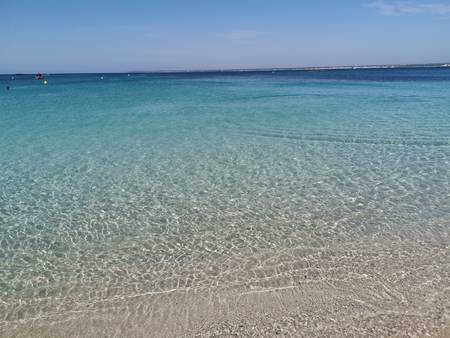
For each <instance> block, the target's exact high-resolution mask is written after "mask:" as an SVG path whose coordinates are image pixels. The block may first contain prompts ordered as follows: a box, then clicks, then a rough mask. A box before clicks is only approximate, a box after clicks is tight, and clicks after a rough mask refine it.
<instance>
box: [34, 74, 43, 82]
mask: <svg viewBox="0 0 450 338" xmlns="http://www.w3.org/2000/svg"><path fill="white" fill-rule="evenodd" d="M35 77H36V80H44V75H43V74H41V73H37V74H36V76H35Z"/></svg>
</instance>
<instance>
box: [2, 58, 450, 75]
mask: <svg viewBox="0 0 450 338" xmlns="http://www.w3.org/2000/svg"><path fill="white" fill-rule="evenodd" d="M447 67H450V61H449V62H433V63H405V64H401V63H398V64H356V65H340V66H307V67H263V68H210V69H208V68H207V69H179V70H175V69H160V70H129V71H117V72H38V73H42V74H54V75H62V74H167V73H220V72H270V71H290V70H291V71H292V70H296V71H308V70H358V69H359V70H361V69H387V68H447ZM34 74H36V73H35V72H33V73H1V74H0V75H34Z"/></svg>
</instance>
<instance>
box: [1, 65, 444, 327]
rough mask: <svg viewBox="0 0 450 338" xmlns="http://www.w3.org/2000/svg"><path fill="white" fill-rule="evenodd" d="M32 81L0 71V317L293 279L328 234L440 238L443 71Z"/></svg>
mask: <svg viewBox="0 0 450 338" xmlns="http://www.w3.org/2000/svg"><path fill="white" fill-rule="evenodd" d="M45 80H46V81H47V83H46V84H44V82H43V80H37V79H36V78H35V76H34V75H0V327H3V328H6V329H7V328H11V327H18V326H20V325H31V323H38V322H39V323H42V322H47V323H48V322H57V321H64V320H69V319H73V318H74V317H77V316H78V317H79V316H81V315H85V314H89V316H95V315H98V314H99V313H100V312H101V311H103V312H102V313H104V312H105V311H106V312H107V311H113V310H112V309H114V308H116V307H117V306H119V305H118V304H123V302H125V301H126V302H130V301H132V300H136V299H138V298H139V299H141V298H143V297H144V298H145V297H147V299H148V298H151V297H154V296H157V295H164V297H165V298H164V302H166V303H170V302H171V298H170V295H171V294H174V293H181V292H183V293H187V292H194V293H195V294H196V295H202V294H203V293H202V292H207V293H208V295H211V294H214V293H215V292H218V291H217V290H224V289H227V290H234V289H236V290H240V292H241V291H242V290H244V291H245V290H249V291H255V290H256V291H258V290H265V289H267V288H268V287H271V288H277V289H283V288H286V287H295V285H297V284H298V283H300V282H299V280H300V279H304V278H307V276H306V274H309V273H313V272H314V271H313V270H311V267H309V270H308V267H306V266H296V265H293V264H295V262H296V261H297V262H298V261H300V260H301V261H302V262H303V261H305V259H306V262H307V258H308V257H309V255H314V253H317V252H319V251H320V252H322V254H323V252H324V251H323V250H324V248H330V247H332V246H336V247H339V245H341V244H342V246H344V245H345V246H346V247H347V248H351V247H352V243H355V247H356V246H357V245H360V244H361V243H362V241H366V242H365V243H367V246H365V248H370V245H371V244H370V243H374V242H376V243H378V242H380V241H382V240H393V239H395V240H396V241H397V243H402V241H412V242H414V243H423V246H424V248H425V247H426V246H427V244H426V243H427V241H431V240H430V238H432V241H433V243H434V245H437V246H439V245H441V246H442V247H441V248H447V249H448V242H447V241H448V238H449V237H448V234H449V228H450V68H395V69H356V70H352V69H344V70H322V71H319V70H317V71H306V70H273V71H272V70H270V71H230V72H227V71H222V72H213V71H210V72H180V73H130V74H127V73H124V74H106V73H104V74H46V75H45ZM7 86H8V87H9V89H7V88H6V87H7ZM377 241H378V242H377ZM356 243H358V244H356ZM318 250H319V251H318ZM364 250H366V249H364ZM364 250H363V249H361V251H360V252H362V253H364V252H367V250H366V251H364ZM399 250H400V249H399ZM401 252H402V253H403V254H404V255H401V254H398V257H397V258H398V260H399V261H400V262H401V259H402V258H404V256H405V255H406V256H408V257H409V258H411V257H415V256H414V255H415V253H414V251H408V250H407V249H402V251H401ZM396 254H397V253H396V251H395V247H392V251H390V252H389V255H394V256H395V255H396ZM386 255H387V253H386ZM273 257H277V260H276V263H274V264H271V259H272V258H273ZM282 257H283V258H282ZM334 257H336V256H334ZM352 257H356V256H352ZM280 262H281V263H280ZM282 262H290V263H289V264H291V265H289V264H287V263H282ZM322 263H323V262H322ZM283 264H284V265H283ZM286 264H287V265H286ZM323 264H325V263H323ZM288 265H289V266H290V267H291V268H289V269H282V267H283V266H285V267H286V266H288ZM324 266H325V265H324ZM443 266H444V265H442V266H441V270H440V271H441V272H442V271H443V270H442V267H443ZM419 268H420V267H419ZM316 269H318V270H317V271H319V272H320V269H321V266H320V264H319V265H318V266H316ZM317 271H316V272H317ZM328 271H331V270H328ZM333 271H334V270H333ZM411 271H414V270H413V268H411ZM448 271H449V270H448V264H447V265H445V269H444V272H445V273H446V275H445V276H447V277H448ZM330 273H331V272H330ZM436 273H438V272H436ZM319 274H320V273H319ZM445 276H444V277H443V278H445ZM313 277H314V276H313V275H311V276H310V275H308V278H313ZM336 278H338V277H336ZM343 278H344V277H343ZM345 278H347V277H345ZM313 279H314V278H313ZM447 286H448V285H447ZM230 292H231V291H230ZM199 297H200V296H199ZM120 302H122V303H120ZM161 302H162V301H160V303H161ZM127 304H128V303H127ZM150 308H152V307H151V306H150ZM99 309H100V310H99ZM169 312H170V311H169ZM154 315H155V314H154ZM99 316H100V315H99ZM155 316H156V315H155ZM158 316H160V317H158V318H160V320H162V319H161V318H163V314H158ZM78 317H77V318H78ZM36 325H38V324H36ZM39 325H41V324H39ZM4 332H7V331H4Z"/></svg>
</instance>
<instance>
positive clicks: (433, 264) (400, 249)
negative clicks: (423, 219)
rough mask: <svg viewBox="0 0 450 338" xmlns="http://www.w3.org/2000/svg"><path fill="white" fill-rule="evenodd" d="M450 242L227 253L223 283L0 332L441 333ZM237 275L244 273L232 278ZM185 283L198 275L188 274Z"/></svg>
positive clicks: (90, 307)
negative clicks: (248, 253)
mask: <svg viewBox="0 0 450 338" xmlns="http://www.w3.org/2000/svg"><path fill="white" fill-rule="evenodd" d="M449 236H450V234H449V233H448V231H446V230H445V228H444V229H442V230H441V231H439V232H438V233H436V236H431V237H430V236H428V237H429V238H427V239H426V238H422V239H420V240H419V239H418V238H406V237H403V238H401V237H397V236H393V237H391V236H388V237H385V238H378V239H376V238H365V239H361V240H359V241H350V242H347V243H343V242H336V243H333V241H329V242H327V243H323V245H320V246H318V247H317V248H311V247H308V248H301V247H296V248H295V247H294V248H290V249H285V250H281V251H278V250H269V251H266V252H264V253H262V254H258V255H255V256H248V257H232V258H229V259H228V262H227V264H228V266H230V267H233V266H234V270H233V269H230V271H231V275H229V276H228V277H227V278H228V279H229V280H230V281H232V280H235V282H234V283H233V282H227V283H224V282H220V278H216V279H214V280H213V281H210V283H209V284H203V287H201V285H202V283H201V281H199V283H197V286H196V285H192V286H185V287H182V288H174V289H166V290H161V291H160V292H155V291H153V292H152V291H148V292H146V293H142V294H134V295H130V294H129V295H126V294H123V295H116V296H111V297H109V298H108V297H107V298H105V299H103V300H101V301H100V302H97V303H95V302H91V303H89V302H87V303H85V304H84V305H80V304H81V303H80V304H78V306H75V305H72V308H71V309H69V308H65V309H64V306H62V307H61V304H59V305H58V304H57V303H58V302H57V301H56V302H55V301H54V300H53V306H56V307H54V311H53V313H51V312H50V313H47V314H45V313H39V312H37V313H36V315H35V317H34V318H28V319H25V318H22V319H17V320H13V321H9V322H7V323H5V322H3V325H2V326H1V328H0V333H2V334H4V335H6V336H14V337H28V336H30V335H31V334H32V335H33V336H35V337H59V336H63V335H66V336H74V337H76V336H82V337H96V336H98V335H99V334H105V335H106V336H114V335H116V336H125V335H126V336H135V337H144V336H154V337H163V336H168V337H216V336H230V337H231V336H260V335H262V336H274V335H279V334H280V335H284V336H307V337H316V336H317V337H320V336H337V337H341V336H342V337H344V336H345V337H358V336H364V337H372V336H380V335H389V336H403V335H405V334H410V336H417V337H419V336H424V335H427V334H429V335H431V336H434V337H440V336H442V337H444V336H445V335H447V334H448V333H449V332H450V287H449V286H448V279H447V278H448V275H449V273H450V271H449V265H448V262H449V261H450V250H449V247H448V238H449ZM222 263H223V262H222ZM193 271H195V269H193ZM233 271H234V272H233ZM220 273H221V271H220V270H219V271H217V272H215V273H214V275H215V276H216V277H220ZM175 274H178V273H175ZM242 275H245V276H247V277H245V278H241V280H242V281H243V282H242V281H241V282H237V281H238V280H239V278H240V277H242ZM224 276H225V275H224ZM251 276H253V277H251ZM184 277H187V276H184ZM184 277H183V276H181V275H180V278H184ZM191 277H194V279H195V273H194V272H193V274H192V276H191ZM225 279H226V278H225ZM245 280H247V282H245ZM194 284H195V283H194ZM96 288H97V289H99V288H100V287H99V286H97V287H96ZM93 291H94V290H93ZM98 291H101V290H98ZM35 301H37V300H35ZM24 305H25V304H24ZM41 306H43V304H41V305H40V306H38V307H41ZM48 306H50V307H51V304H47V308H48ZM43 308H45V306H44V307H43ZM58 308H59V309H60V310H58ZM19 310H20V309H19ZM23 310H24V308H22V311H23Z"/></svg>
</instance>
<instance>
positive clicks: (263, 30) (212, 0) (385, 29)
mask: <svg viewBox="0 0 450 338" xmlns="http://www.w3.org/2000/svg"><path fill="white" fill-rule="evenodd" d="M434 62H450V0H431V1H429V0H410V1H391V0H359V1H358V0H345V1H338V0H315V1H302V0H220V1H219V0H148V1H144V0H127V1H118V0H108V1H107V0H76V1H62V0H0V73H35V72H50V73H56V72H128V71H158V70H198V69H236V68H275V67H305V66H332V65H355V64H359V65H363V64H407V63H434Z"/></svg>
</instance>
